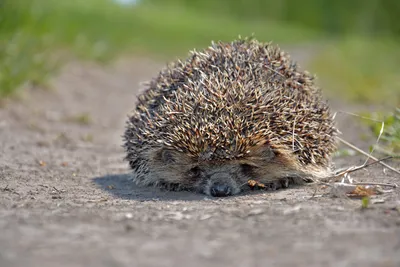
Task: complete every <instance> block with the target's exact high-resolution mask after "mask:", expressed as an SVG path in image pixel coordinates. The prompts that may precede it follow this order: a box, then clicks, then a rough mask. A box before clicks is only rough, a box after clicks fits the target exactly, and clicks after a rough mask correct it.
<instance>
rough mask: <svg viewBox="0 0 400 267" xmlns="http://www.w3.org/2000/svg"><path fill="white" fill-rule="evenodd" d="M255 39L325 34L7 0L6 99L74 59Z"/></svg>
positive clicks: (163, 12) (109, 6)
mask: <svg viewBox="0 0 400 267" xmlns="http://www.w3.org/2000/svg"><path fill="white" fill-rule="evenodd" d="M252 33H254V34H255V35H256V37H257V38H258V39H261V40H265V41H270V40H272V41H274V42H276V43H294V42H302V41H311V40H314V39H317V38H318V34H316V33H315V32H313V31H309V30H306V29H304V28H299V27H295V26H293V25H285V24H283V23H274V22H272V21H266V20H257V21H254V20H253V21H249V20H246V21H241V20H238V19H233V18H231V17H229V16H226V15H224V16H216V15H207V14H205V13H202V14H201V13H198V12H194V11H191V10H189V9H179V8H176V7H175V8H174V7H167V6H150V5H147V6H145V5H141V6H135V7H129V6H128V7H122V6H120V5H118V4H115V3H113V2H112V1H111V0H70V1H59V0H4V2H3V3H2V6H0V97H6V96H9V95H10V94H12V93H14V92H15V91H16V90H17V89H18V88H21V87H22V86H23V85H25V84H34V85H36V84H38V85H42V84H44V83H46V81H47V80H48V78H49V77H51V76H52V75H54V74H55V73H56V72H57V70H58V69H59V68H60V67H61V66H62V65H63V64H64V63H65V62H66V60H68V59H70V58H71V57H78V58H79V59H81V60H97V61H100V62H107V61H108V60H110V59H113V58H115V57H116V56H118V55H122V54H123V53H139V52H140V53H148V54H151V55H159V56H161V55H169V56H183V55H185V54H186V53H187V50H188V49H192V48H201V47H204V46H206V45H208V44H209V43H210V41H211V40H231V39H234V38H236V37H237V36H238V35H242V36H247V35H251V34H252Z"/></svg>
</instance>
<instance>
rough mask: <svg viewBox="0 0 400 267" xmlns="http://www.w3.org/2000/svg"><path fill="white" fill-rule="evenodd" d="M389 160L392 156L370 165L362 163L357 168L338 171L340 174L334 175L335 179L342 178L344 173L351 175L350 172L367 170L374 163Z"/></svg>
mask: <svg viewBox="0 0 400 267" xmlns="http://www.w3.org/2000/svg"><path fill="white" fill-rule="evenodd" d="M391 158H393V157H392V156H388V157H386V158H383V159H380V160H377V161H373V162H370V163H364V164H363V165H361V166H358V167H351V168H347V169H345V170H343V171H340V172H338V173H336V175H335V177H338V176H342V175H344V174H346V173H351V172H355V171H358V170H361V169H365V168H367V167H369V166H371V165H374V164H376V163H379V162H382V161H384V160H387V159H391Z"/></svg>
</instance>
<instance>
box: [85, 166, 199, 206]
mask: <svg viewBox="0 0 400 267" xmlns="http://www.w3.org/2000/svg"><path fill="white" fill-rule="evenodd" d="M92 180H93V182H94V183H95V184H97V186H98V187H99V188H100V189H102V190H103V191H105V192H107V193H109V194H112V195H113V196H115V197H117V198H121V199H129V200H140V201H154V200H165V201H167V200H186V201H195V200H203V199H204V198H205V197H206V196H205V195H202V194H196V193H193V192H187V191H180V192H171V191H166V190H161V189H158V188H154V187H144V186H138V185H135V184H134V183H133V182H132V181H131V180H130V173H126V174H110V175H104V176H100V177H95V178H93V179H92Z"/></svg>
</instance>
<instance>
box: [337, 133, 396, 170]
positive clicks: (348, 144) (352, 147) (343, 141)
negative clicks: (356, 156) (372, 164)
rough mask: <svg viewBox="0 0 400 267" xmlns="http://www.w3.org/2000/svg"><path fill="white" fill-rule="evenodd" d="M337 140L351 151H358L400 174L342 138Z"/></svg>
mask: <svg viewBox="0 0 400 267" xmlns="http://www.w3.org/2000/svg"><path fill="white" fill-rule="evenodd" d="M337 138H338V140H339V141H340V142H342V143H343V144H345V145H346V146H348V147H350V148H351V149H354V150H355V151H357V152H359V153H361V154H363V155H364V156H367V157H369V158H371V159H373V160H375V161H377V162H378V163H379V164H381V165H382V166H385V167H386V168H388V169H389V170H391V171H394V172H395V173H397V174H400V171H399V170H396V169H395V168H393V167H391V166H389V165H387V164H386V163H384V162H382V161H380V160H379V159H377V158H375V157H374V156H372V155H370V154H368V153H366V152H364V151H362V150H361V149H359V148H358V147H356V146H354V145H352V144H350V143H349V142H347V141H345V140H343V139H342V138H340V137H337Z"/></svg>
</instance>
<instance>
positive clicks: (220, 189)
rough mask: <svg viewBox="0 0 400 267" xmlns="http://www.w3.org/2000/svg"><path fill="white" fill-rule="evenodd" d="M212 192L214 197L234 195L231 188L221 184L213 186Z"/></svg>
mask: <svg viewBox="0 0 400 267" xmlns="http://www.w3.org/2000/svg"><path fill="white" fill-rule="evenodd" d="M210 191H211V195H212V196H213V197H226V196H230V195H231V194H232V192H231V188H230V187H229V186H227V185H226V184H220V183H215V184H213V185H212V186H211V190H210Z"/></svg>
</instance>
